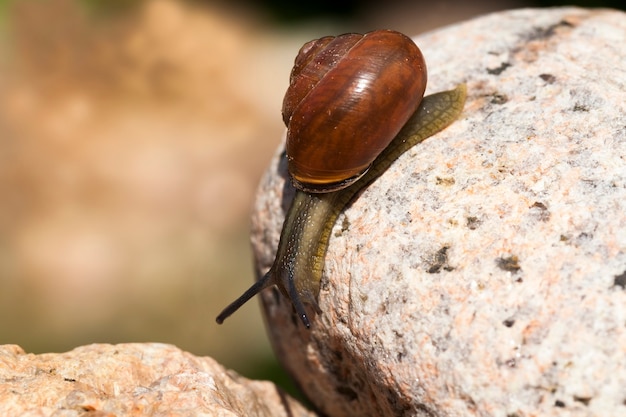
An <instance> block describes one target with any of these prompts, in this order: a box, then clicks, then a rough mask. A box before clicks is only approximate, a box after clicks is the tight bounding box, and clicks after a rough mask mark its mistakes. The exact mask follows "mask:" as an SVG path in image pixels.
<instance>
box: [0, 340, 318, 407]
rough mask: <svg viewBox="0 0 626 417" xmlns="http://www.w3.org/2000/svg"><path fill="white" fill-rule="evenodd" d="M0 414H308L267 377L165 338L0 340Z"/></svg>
mask: <svg viewBox="0 0 626 417" xmlns="http://www.w3.org/2000/svg"><path fill="white" fill-rule="evenodd" d="M0 415H2V416H29V417H39V416H42V417H43V416H55V417H74V416H92V417H96V416H97V417H105V416H106V417H115V416H119V417H121V416H159V417H166V416H190V417H191V416H220V417H230V416H232V417H235V416H255V417H274V416H284V417H296V416H298V417H307V416H313V415H314V414H313V413H311V412H309V411H307V410H306V409H305V408H304V407H303V406H302V405H300V404H299V403H298V402H296V401H295V400H293V399H292V398H291V397H289V396H288V395H286V394H285V393H284V392H283V391H281V390H280V388H278V387H276V386H275V385H274V384H272V383H270V382H266V381H250V380H248V379H246V378H243V377H241V376H239V375H237V374H235V373H234V372H233V371H229V370H227V369H225V368H224V367H223V366H222V365H220V364H218V363H217V362H215V361H214V360H213V359H211V358H209V357H204V358H202V357H196V356H194V355H192V354H190V353H187V352H183V351H181V350H180V349H178V348H176V347H174V346H170V345H164V344H158V343H152V344H120V345H88V346H82V347H79V348H76V349H74V350H72V351H70V352H65V353H48V354H42V355H33V354H26V353H25V352H24V351H23V350H22V348H20V347H19V346H16V345H2V346H0Z"/></svg>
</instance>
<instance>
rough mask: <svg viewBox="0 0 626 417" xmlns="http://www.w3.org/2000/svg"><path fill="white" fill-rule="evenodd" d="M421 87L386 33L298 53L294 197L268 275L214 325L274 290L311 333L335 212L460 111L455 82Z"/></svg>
mask: <svg viewBox="0 0 626 417" xmlns="http://www.w3.org/2000/svg"><path fill="white" fill-rule="evenodd" d="M426 79H427V76H426V64H425V62H424V58H423V56H422V53H421V51H420V50H419V48H418V47H417V46H416V45H415V43H413V41H412V40H411V39H410V38H408V37H407V36H405V35H403V34H401V33H399V32H395V31H390V30H378V31H374V32H369V33H366V34H364V35H363V34H345V35H341V36H337V37H332V36H327V37H323V38H320V39H317V40H313V41H310V42H308V43H306V44H305V45H304V46H303V47H302V48H301V49H300V51H299V53H298V55H297V57H296V59H295V63H294V67H293V69H292V72H291V76H290V85H289V88H288V90H287V93H286V95H285V99H284V101H283V109H282V113H283V121H284V122H285V124H286V125H287V143H286V157H287V162H288V170H289V175H290V177H291V181H292V184H293V185H294V187H295V188H296V194H295V197H294V199H293V201H292V203H291V206H290V208H289V210H288V212H287V215H286V218H285V221H284V224H283V229H282V232H281V235H280V241H279V244H278V249H277V253H276V258H275V260H274V263H273V265H272V267H271V268H270V270H269V271H268V272H267V273H266V274H265V275H264V276H263V277H262V278H261V279H260V280H258V281H256V282H255V283H254V284H253V285H252V286H251V287H250V288H249V289H248V290H247V291H245V292H244V293H243V294H242V295H241V296H240V297H239V298H238V299H236V300H235V301H234V302H232V303H231V304H230V305H228V306H227V307H226V308H225V309H224V310H223V311H222V312H221V313H220V314H219V315H218V316H217V318H216V321H217V323H219V324H221V323H222V322H223V321H224V319H226V318H227V317H228V316H230V315H231V314H232V313H234V312H235V311H236V310H237V309H239V307H241V306H242V305H243V304H244V303H246V302H247V301H248V300H249V299H250V298H252V297H253V296H254V295H256V294H258V293H259V292H260V291H262V290H264V289H266V288H268V287H271V286H273V285H276V286H277V287H278V289H279V290H280V292H281V293H282V294H283V295H284V296H286V297H287V298H288V299H289V300H290V301H291V303H292V305H293V308H294V310H295V312H296V313H297V315H298V316H299V318H300V320H301V321H302V323H303V324H304V326H305V327H307V328H309V327H310V326H311V323H310V320H309V316H308V314H307V311H306V309H305V306H304V305H305V304H308V305H310V306H311V307H312V308H313V309H314V310H315V312H316V313H317V314H321V309H320V307H319V306H318V304H317V297H318V294H319V289H320V281H321V277H322V270H323V268H324V258H325V255H326V249H327V247H328V241H329V239H330V232H331V229H332V227H333V225H334V223H335V221H336V219H337V216H338V215H339V213H341V211H342V210H343V209H344V207H345V206H346V205H347V204H348V203H349V202H350V201H351V200H352V199H353V197H354V196H355V194H357V193H358V192H359V191H361V190H362V189H363V188H364V187H366V186H367V185H368V184H371V183H372V182H373V181H374V180H375V179H376V178H378V177H379V176H380V175H381V174H382V173H383V172H384V171H385V170H386V169H387V168H388V167H389V166H390V165H391V164H392V163H393V162H394V161H395V160H396V159H397V158H398V157H399V156H400V155H401V154H402V153H404V152H405V151H406V150H408V149H410V148H411V147H412V146H414V145H415V144H417V143H419V142H421V141H423V140H424V139H426V138H427V137H429V136H432V135H434V134H435V133H437V132H439V131H440V130H442V129H444V128H445V127H447V126H448V125H449V124H450V123H452V122H453V121H454V120H455V119H456V118H457V117H458V116H459V115H460V113H461V111H462V110H463V106H464V104H465V97H466V88H465V85H464V84H461V85H459V86H457V87H456V88H455V89H453V90H450V91H444V92H440V93H437V94H433V95H431V96H428V97H425V98H423V95H424V91H425V89H426ZM422 98H423V99H422Z"/></svg>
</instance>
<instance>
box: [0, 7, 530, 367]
mask: <svg viewBox="0 0 626 417" xmlns="http://www.w3.org/2000/svg"><path fill="white" fill-rule="evenodd" d="M293 3H297V2H293V1H287V0H272V1H267V2H258V1H256V2H253V1H250V2H245V1H240V2H233V1H229V2H226V1H223V2H218V1H215V2H199V1H176V0H145V1H134V2H133V1H123V0H117V1H111V0H109V1H107V0H101V1H95V0H92V1H79V0H13V1H6V0H3V1H2V2H1V3H0V344H5V343H12V344H19V345H21V346H22V347H23V348H24V349H26V351H28V352H48V351H65V350H69V349H71V348H73V347H75V346H78V345H82V344H88V343H95V342H106V343H118V342H148V341H150V342H165V343H172V344H175V345H177V346H179V347H180V348H182V349H185V350H188V351H191V352H192V353H195V354H197V355H211V356H213V357H215V358H216V359H218V360H219V361H221V362H222V363H224V364H226V365H227V366H229V367H232V368H234V369H236V370H238V371H240V372H242V373H244V374H245V375H247V376H250V377H273V376H271V374H270V373H268V371H267V370H268V369H270V370H271V369H274V368H275V367H276V365H275V360H274V358H273V355H272V353H271V351H270V348H269V346H268V343H267V339H266V337H265V330H264V324H263V322H262V319H261V315H260V312H259V308H258V304H257V302H256V301H253V302H251V303H249V304H248V305H246V306H245V307H244V308H243V309H242V310H241V311H239V312H238V313H237V314H235V315H234V316H233V317H231V318H230V319H228V321H227V322H226V323H225V324H224V325H223V326H217V325H216V324H215V321H214V318H215V316H216V314H217V313H218V312H219V311H220V310H221V308H222V307H224V306H225V305H226V303H228V302H230V301H231V300H232V299H234V298H235V297H236V296H238V295H239V294H240V293H241V292H242V291H243V290H244V289H246V288H247V287H248V286H249V285H250V283H251V282H252V280H253V273H252V260H251V253H250V249H249V243H248V218H249V211H250V207H251V205H252V200H253V196H254V192H255V187H256V184H257V182H258V180H259V177H260V176H261V174H262V172H263V170H264V167H265V166H266V165H267V163H268V161H269V159H270V157H271V155H272V153H273V152H274V150H275V149H276V147H277V146H278V145H279V143H280V141H281V135H282V133H283V125H282V122H281V117H280V106H281V101H282V96H283V94H284V91H285V89H286V87H287V81H288V75H289V71H290V70H291V65H292V62H293V59H294V58H295V55H296V53H297V51H298V49H299V47H300V46H301V45H302V44H303V43H304V42H305V41H307V40H310V39H313V38H315V37H319V36H323V35H327V34H338V33H342V32H347V31H367V30H372V29H375V28H391V29H396V30H400V31H403V32H405V33H407V34H409V35H416V34H419V33H421V32H424V31H427V30H431V29H433V28H436V27H439V26H443V25H446V24H449V23H453V22H456V21H460V20H464V19H467V18H470V17H472V16H476V15H480V14H483V13H487V12H490V11H494V10H500V9H505V8H514V7H523V6H536V5H537V4H533V3H529V2H523V1H516V0H508V1H505V2H497V3H496V2H490V1H483V2H474V3H471V5H468V4H470V3H467V2H463V1H443V2H424V3H423V4H422V3H421V2H415V1H413V2H409V1H405V2H397V1H396V2H393V1H388V0H387V1H385V2H375V1H369V2H367V1H361V2H359V1H328V2H324V1H311V2H300V3H298V4H293Z"/></svg>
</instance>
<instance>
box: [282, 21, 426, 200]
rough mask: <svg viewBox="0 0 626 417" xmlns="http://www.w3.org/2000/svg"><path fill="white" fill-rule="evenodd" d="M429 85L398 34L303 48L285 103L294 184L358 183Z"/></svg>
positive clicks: (417, 55) (409, 44) (414, 50)
mask: <svg viewBox="0 0 626 417" xmlns="http://www.w3.org/2000/svg"><path fill="white" fill-rule="evenodd" d="M426 79H427V75H426V64H425V62H424V58H423V56H422V53H421V51H420V50H419V48H418V47H417V46H416V45H415V43H414V42H413V41H412V40H411V39H410V38H408V37H407V36H405V35H403V34H401V33H399V32H395V31H389V30H380V31H375V32H370V33H367V34H365V35H360V34H346V35H341V36H338V37H324V38H321V39H318V40H315V41H311V42H308V43H307V44H305V45H304V46H303V47H302V48H301V49H300V52H299V54H298V56H297V58H296V61H295V65H294V68H293V70H292V73H291V79H290V86H289V89H288V91H287V94H286V95H285V99H284V102H283V120H284V121H285V124H286V125H287V127H288V133H287V158H288V163H289V173H290V174H291V177H292V179H293V182H294V185H295V186H296V187H297V188H300V189H303V190H305V191H309V192H325V191H333V190H336V189H340V188H344V187H345V186H347V185H350V184H351V183H352V182H354V180H356V179H358V178H359V177H360V176H361V175H362V174H363V173H364V172H366V171H367V169H368V167H369V166H370V165H371V163H372V162H373V161H374V159H376V157H377V156H378V155H379V154H380V152H382V150H383V149H385V148H386V147H387V145H388V144H389V142H391V140H392V139H393V138H394V137H395V136H396V134H397V133H398V132H399V131H400V129H401V128H402V126H403V125H404V124H405V123H406V121H407V120H408V118H409V117H410V116H411V115H412V114H413V113H414V112H415V110H416V109H417V106H418V105H419V104H420V102H421V100H422V97H423V95H424V91H425V89H426Z"/></svg>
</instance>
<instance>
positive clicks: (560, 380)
mask: <svg viewBox="0 0 626 417" xmlns="http://www.w3.org/2000/svg"><path fill="white" fill-rule="evenodd" d="M416 42H417V44H418V45H419V46H420V48H421V49H422V51H423V53H424V56H425V57H426V60H427V63H428V66H429V76H430V80H429V87H428V91H429V92H434V91H440V90H443V89H448V88H452V87H454V86H455V85H456V84H457V83H460V82H465V83H467V87H468V92H469V97H468V101H467V105H466V108H465V111H464V113H463V115H462V116H461V118H460V120H458V121H457V122H455V123H454V124H453V125H452V126H450V127H449V128H448V129H446V130H445V131H443V132H441V133H440V134H438V135H436V136H434V137H432V138H430V139H428V140H427V141H425V142H424V143H423V144H421V145H418V146H417V147H415V148H414V149H412V150H411V151H409V152H408V153H407V154H405V155H403V156H402V157H401V158H400V159H399V160H398V161H397V163H395V164H394V165H393V166H392V167H391V168H390V169H389V170H388V171H387V172H386V173H385V174H384V175H383V176H382V177H381V178H380V179H379V180H377V181H376V182H375V183H374V184H372V185H371V186H370V187H369V188H368V189H367V190H366V191H365V192H364V193H363V194H362V195H361V196H360V197H359V198H358V199H357V200H356V201H355V202H354V203H353V204H352V205H351V207H349V208H348V209H347V210H346V211H345V212H344V213H343V214H342V215H341V216H340V217H339V219H338V221H337V224H336V225H335V228H334V230H333V233H332V237H331V240H330V246H329V250H328V255H327V258H326V264H325V272H324V277H323V279H322V289H321V292H320V295H319V305H320V307H321V309H322V311H323V314H321V315H318V316H316V317H314V318H313V325H312V329H311V330H305V329H304V328H303V326H302V325H301V323H299V322H298V320H296V319H295V318H294V316H293V313H292V309H291V306H290V304H289V303H288V302H287V301H286V300H285V299H283V298H282V297H277V296H276V295H275V294H274V293H272V292H270V291H268V292H265V293H264V294H263V303H264V309H265V313H266V316H267V321H268V324H269V329H270V334H271V339H272V342H273V345H274V347H275V349H276V352H277V354H278V356H279V357H280V359H281V360H282V362H283V363H284V365H285V366H286V367H287V368H288V369H289V371H290V372H291V373H292V374H293V376H294V377H295V379H296V380H297V381H298V382H299V383H300V385H301V386H302V388H303V390H304V391H305V392H306V394H307V395H308V396H309V398H310V399H311V400H312V401H313V402H314V403H315V404H316V405H317V406H318V407H319V408H320V409H321V410H322V411H323V412H325V413H326V414H328V415H329V416H354V415H359V416H400V415H402V416H440V417H441V416H482V417H485V416H501V417H503V416H511V417H512V416H515V417H530V416H557V415H558V416H561V415H567V416H570V417H583V416H585V417H587V416H624V415H626V289H625V288H624V287H625V286H626V282H625V281H626V64H625V63H626V47H625V45H626V14H624V13H623V12H619V11H611V10H585V9H578V8H557V9H534V10H532V9H527V10H514V11H507V12H501V13H496V14H492V15H488V16H485V17H481V18H478V19H475V20H471V21H469V22H466V23H462V24H458V25H455V26H451V27H447V28H444V29H441V30H438V31H435V32H432V33H428V34H426V35H423V36H420V37H419V38H417V39H416ZM294 53H295V52H294ZM285 175H286V174H285V166H284V161H283V160H280V159H279V158H278V154H277V157H276V158H275V159H274V161H273V162H272V164H271V166H270V168H269V170H268V172H267V175H266V176H265V177H264V179H263V180H262V183H261V185H260V190H259V193H258V200H257V203H256V210H255V214H254V217H253V244H254V248H255V253H256V259H257V271H258V273H259V274H262V273H264V272H265V271H266V270H267V269H268V268H269V266H270V264H271V262H272V259H273V256H274V252H275V250H276V246H277V243H278V237H279V233H280V229H281V225H282V221H283V217H284V212H285V210H286V208H287V206H288V204H289V199H290V198H291V196H292V190H291V189H290V186H289V185H285ZM285 191H287V192H285ZM283 193H284V194H283Z"/></svg>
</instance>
